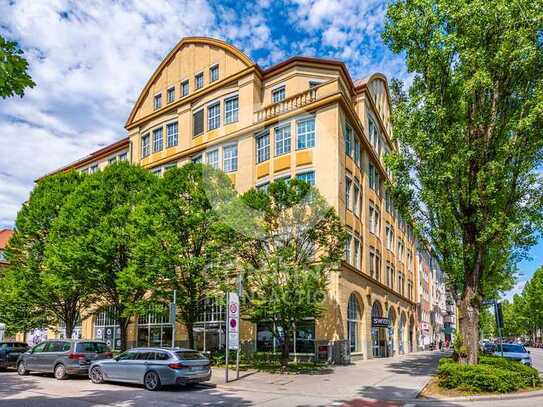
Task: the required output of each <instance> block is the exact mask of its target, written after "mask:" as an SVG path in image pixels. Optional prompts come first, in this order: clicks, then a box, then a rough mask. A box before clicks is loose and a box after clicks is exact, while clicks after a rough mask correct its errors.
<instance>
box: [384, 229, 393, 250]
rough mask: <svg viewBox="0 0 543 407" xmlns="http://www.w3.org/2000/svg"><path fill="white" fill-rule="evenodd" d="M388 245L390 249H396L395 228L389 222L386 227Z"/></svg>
mask: <svg viewBox="0 0 543 407" xmlns="http://www.w3.org/2000/svg"><path fill="white" fill-rule="evenodd" d="M385 235H386V236H385V237H386V247H387V249H388V250H390V251H393V250H394V228H393V227H392V225H390V224H389V223H387V224H386V227H385Z"/></svg>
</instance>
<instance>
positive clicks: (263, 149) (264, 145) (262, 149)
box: [255, 130, 270, 163]
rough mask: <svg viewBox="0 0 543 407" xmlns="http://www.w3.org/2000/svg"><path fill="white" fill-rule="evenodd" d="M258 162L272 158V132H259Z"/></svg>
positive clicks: (257, 139) (257, 136) (257, 142)
mask: <svg viewBox="0 0 543 407" xmlns="http://www.w3.org/2000/svg"><path fill="white" fill-rule="evenodd" d="M255 139H256V162H257V163H261V162H263V161H266V160H269V159H270V132H269V131H268V130H265V131H264V132H262V133H260V134H257V135H256V137H255Z"/></svg>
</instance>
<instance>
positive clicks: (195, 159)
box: [190, 154, 203, 164]
mask: <svg viewBox="0 0 543 407" xmlns="http://www.w3.org/2000/svg"><path fill="white" fill-rule="evenodd" d="M190 161H192V162H193V163H194V164H200V163H202V162H203V160H202V154H198V155H195V156H194V157H192V158H191V159H190Z"/></svg>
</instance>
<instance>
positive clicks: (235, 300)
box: [228, 293, 239, 350]
mask: <svg viewBox="0 0 543 407" xmlns="http://www.w3.org/2000/svg"><path fill="white" fill-rule="evenodd" d="M238 347H239V297H238V294H237V293H230V294H229V295H228V349H231V350H237V349H238Z"/></svg>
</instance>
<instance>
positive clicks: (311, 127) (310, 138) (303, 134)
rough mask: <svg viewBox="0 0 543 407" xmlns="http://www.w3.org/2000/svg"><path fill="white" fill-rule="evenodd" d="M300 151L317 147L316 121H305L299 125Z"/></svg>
mask: <svg viewBox="0 0 543 407" xmlns="http://www.w3.org/2000/svg"><path fill="white" fill-rule="evenodd" d="M297 128H298V131H297V134H298V145H297V148H298V149H299V150H301V149H304V148H312V147H315V119H314V118H311V119H304V120H300V121H298V123H297Z"/></svg>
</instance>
